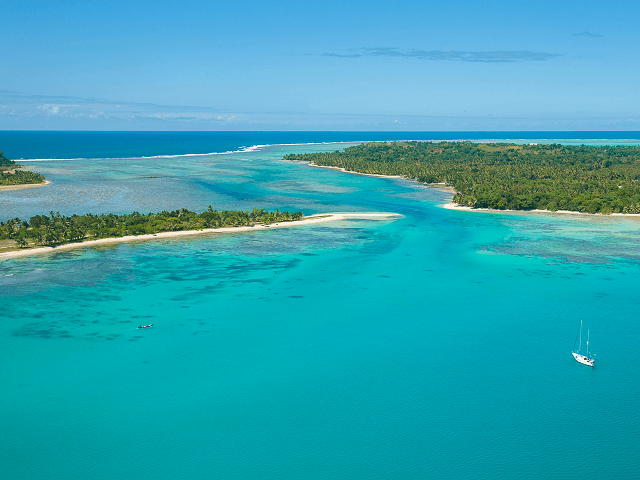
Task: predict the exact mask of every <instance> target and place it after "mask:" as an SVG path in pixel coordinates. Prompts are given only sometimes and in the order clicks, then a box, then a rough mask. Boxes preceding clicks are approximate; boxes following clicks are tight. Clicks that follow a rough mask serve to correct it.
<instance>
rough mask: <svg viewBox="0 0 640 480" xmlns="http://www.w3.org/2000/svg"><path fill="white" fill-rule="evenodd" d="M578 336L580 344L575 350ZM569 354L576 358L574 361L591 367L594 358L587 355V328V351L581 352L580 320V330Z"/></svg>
mask: <svg viewBox="0 0 640 480" xmlns="http://www.w3.org/2000/svg"><path fill="white" fill-rule="evenodd" d="M578 338H580V345H579V346H578V350H576V343H578ZM571 354H572V355H573V358H575V359H576V362H578V363H582V364H583V365H588V366H590V367H593V360H594V359H593V358H591V357H590V356H589V330H587V353H586V354H585V353H582V320H580V331H579V332H578V337H576V341H575V342H574V343H573V352H571Z"/></svg>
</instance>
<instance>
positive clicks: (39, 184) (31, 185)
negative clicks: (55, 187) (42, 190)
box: [0, 180, 51, 192]
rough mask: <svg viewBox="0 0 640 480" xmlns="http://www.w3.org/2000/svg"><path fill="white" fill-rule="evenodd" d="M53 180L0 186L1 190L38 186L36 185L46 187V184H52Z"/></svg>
mask: <svg viewBox="0 0 640 480" xmlns="http://www.w3.org/2000/svg"><path fill="white" fill-rule="evenodd" d="M50 184H51V182H50V181H49V180H45V181H44V182H43V183H25V184H24V185H2V186H0V192H1V191H3V190H23V189H25V188H36V187H44V186H45V185H50Z"/></svg>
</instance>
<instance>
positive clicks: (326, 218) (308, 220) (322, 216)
mask: <svg viewBox="0 0 640 480" xmlns="http://www.w3.org/2000/svg"><path fill="white" fill-rule="evenodd" d="M400 217H402V215H400V214H398V213H387V212H376V213H319V214H315V215H310V216H308V217H305V218H303V219H302V220H296V221H293V222H278V223H272V224H270V225H264V224H259V225H253V226H243V227H224V228H205V229H203V230H183V231H177V232H160V233H150V234H146V235H126V236H124V237H112V238H101V239H98V240H87V241H84V242H78V243H65V244H64V245H60V246H57V247H38V248H29V249H26V250H12V251H9V252H4V253H0V261H2V260H8V259H10V258H20V257H27V256H30V255H40V254H45V253H55V252H58V251H63V250H72V249H74V248H83V247H94V246H98V245H109V244H114V243H126V242H135V241H147V240H156V239H160V238H176V237H188V236H192V235H203V234H212V233H213V234H215V233H240V232H251V231H255V230H267V229H273V228H288V227H299V226H303V225H312V224H316V223H325V222H333V221H337V220H348V219H373V220H386V219H393V218H400Z"/></svg>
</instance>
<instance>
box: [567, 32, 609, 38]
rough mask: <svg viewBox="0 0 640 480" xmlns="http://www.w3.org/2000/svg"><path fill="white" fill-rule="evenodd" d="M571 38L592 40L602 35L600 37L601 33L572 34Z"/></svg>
mask: <svg viewBox="0 0 640 480" xmlns="http://www.w3.org/2000/svg"><path fill="white" fill-rule="evenodd" d="M571 36H572V37H592V38H598V37H602V35H600V34H599V33H591V32H581V33H572V34H571Z"/></svg>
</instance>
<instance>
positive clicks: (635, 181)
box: [284, 141, 640, 214]
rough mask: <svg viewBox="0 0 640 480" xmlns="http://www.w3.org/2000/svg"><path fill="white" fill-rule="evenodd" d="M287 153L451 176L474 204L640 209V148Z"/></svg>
mask: <svg viewBox="0 0 640 480" xmlns="http://www.w3.org/2000/svg"><path fill="white" fill-rule="evenodd" d="M284 159H285V160H294V161H305V162H310V163H313V164H315V165H321V166H330V167H339V168H344V169H345V170H347V171H352V172H358V173H369V174H379V175H401V176H404V177H407V178H410V179H414V180H417V181H418V182H421V183H426V184H430V183H445V184H447V185H450V186H452V187H453V188H454V189H455V191H456V194H455V196H454V197H453V201H454V202H455V203H457V204H459V205H465V206H468V207H471V208H491V209H499V210H503V209H513V210H531V209H541V210H550V211H556V210H570V211H576V212H587V213H603V214H608V213H640V147H635V146H603V147H597V146H585V145H582V146H566V145H559V144H550V145H535V144H530V145H516V144H510V143H484V144H482V143H474V142H469V141H466V142H440V143H434V142H372V143H367V144H362V145H356V146H353V147H348V148H346V149H344V150H343V151H339V150H336V151H335V152H327V153H312V154H298V155H286V156H285V157H284Z"/></svg>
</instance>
